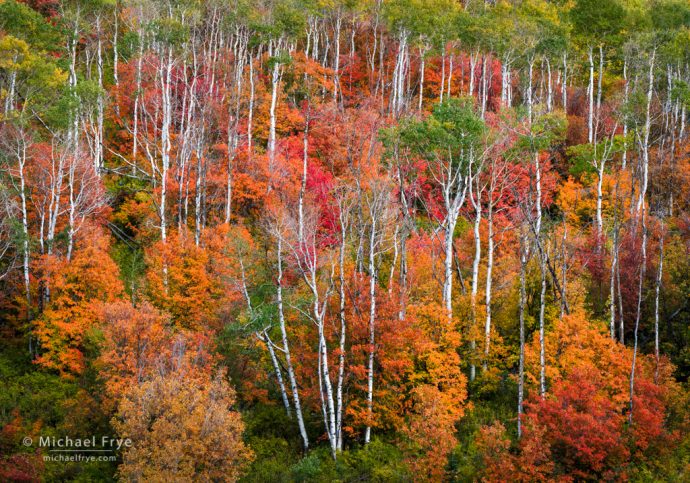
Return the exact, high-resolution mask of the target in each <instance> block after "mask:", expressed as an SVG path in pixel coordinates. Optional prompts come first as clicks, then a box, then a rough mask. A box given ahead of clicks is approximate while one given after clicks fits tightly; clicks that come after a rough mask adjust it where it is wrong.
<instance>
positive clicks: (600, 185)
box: [596, 155, 606, 247]
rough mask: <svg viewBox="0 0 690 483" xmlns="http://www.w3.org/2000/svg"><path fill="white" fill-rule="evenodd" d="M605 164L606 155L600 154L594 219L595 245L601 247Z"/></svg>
mask: <svg viewBox="0 0 690 483" xmlns="http://www.w3.org/2000/svg"><path fill="white" fill-rule="evenodd" d="M605 166H606V155H604V156H602V158H601V161H599V165H598V166H597V167H598V169H597V205H596V220H597V247H601V241H602V236H603V233H604V218H603V216H602V201H603V198H604V194H603V185H604V167H605Z"/></svg>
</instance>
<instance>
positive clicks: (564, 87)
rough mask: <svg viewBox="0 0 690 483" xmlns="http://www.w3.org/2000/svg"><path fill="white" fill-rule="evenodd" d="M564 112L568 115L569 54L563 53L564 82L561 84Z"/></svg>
mask: <svg viewBox="0 0 690 483" xmlns="http://www.w3.org/2000/svg"><path fill="white" fill-rule="evenodd" d="M561 96H562V100H561V102H562V103H563V112H565V113H566V114H567V113H568V53H567V52H563V81H562V82H561Z"/></svg>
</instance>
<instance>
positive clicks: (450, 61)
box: [446, 45, 453, 99]
mask: <svg viewBox="0 0 690 483" xmlns="http://www.w3.org/2000/svg"><path fill="white" fill-rule="evenodd" d="M452 84H453V51H452V45H451V51H450V55H449V56H448V92H447V94H446V95H447V97H448V99H450V87H451V85H452Z"/></svg>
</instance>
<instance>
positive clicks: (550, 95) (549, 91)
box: [546, 57, 553, 112]
mask: <svg viewBox="0 0 690 483" xmlns="http://www.w3.org/2000/svg"><path fill="white" fill-rule="evenodd" d="M546 76H547V77H546V85H547V89H546V110H547V111H548V112H551V111H552V110H553V84H552V78H551V61H550V60H549V59H548V57H547V58H546Z"/></svg>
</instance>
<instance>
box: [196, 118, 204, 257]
mask: <svg viewBox="0 0 690 483" xmlns="http://www.w3.org/2000/svg"><path fill="white" fill-rule="evenodd" d="M202 123H203V121H202ZM197 129H199V130H200V131H201V133H199V134H198V140H197V148H196V180H195V185H196V186H195V193H194V244H195V245H196V246H199V241H200V239H201V227H202V216H201V210H202V206H201V201H202V194H203V193H202V185H201V180H202V178H203V176H204V167H203V141H204V135H203V131H204V128H203V127H197Z"/></svg>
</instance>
